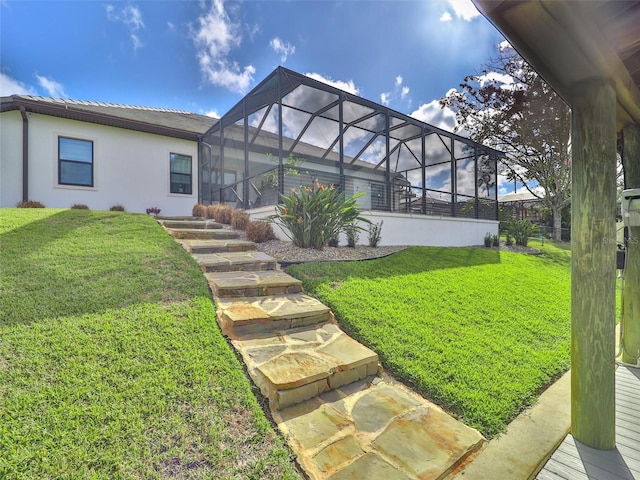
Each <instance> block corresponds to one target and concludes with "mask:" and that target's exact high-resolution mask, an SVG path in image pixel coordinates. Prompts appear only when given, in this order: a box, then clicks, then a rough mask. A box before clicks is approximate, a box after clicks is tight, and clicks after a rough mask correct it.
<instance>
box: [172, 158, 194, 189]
mask: <svg viewBox="0 0 640 480" xmlns="http://www.w3.org/2000/svg"><path fill="white" fill-rule="evenodd" d="M170 163H171V165H170V167H169V170H170V171H169V176H170V182H171V187H170V192H171V193H184V194H187V195H191V156H190V155H181V154H179V153H172V154H171V161H170Z"/></svg>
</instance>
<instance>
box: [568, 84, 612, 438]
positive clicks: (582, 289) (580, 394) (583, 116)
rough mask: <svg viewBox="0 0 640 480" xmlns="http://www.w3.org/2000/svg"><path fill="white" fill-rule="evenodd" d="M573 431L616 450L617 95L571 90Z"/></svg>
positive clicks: (583, 87)
mask: <svg viewBox="0 0 640 480" xmlns="http://www.w3.org/2000/svg"><path fill="white" fill-rule="evenodd" d="M571 93H572V107H573V111H572V200H571V207H572V211H571V250H572V258H571V275H572V276H571V368H572V370H571V432H572V434H573V436H574V438H575V439H576V440H578V441H580V442H581V443H583V444H585V445H587V446H589V447H593V448H596V449H599V450H611V449H613V448H615V445H616V444H615V363H614V360H615V359H614V356H615V351H614V348H615V347H614V345H615V276H616V271H615V249H616V240H615V239H616V235H615V212H616V94H615V91H614V89H613V87H612V86H611V84H610V83H609V82H608V81H606V80H600V79H596V80H590V81H586V82H582V83H580V84H578V85H576V86H575V87H574V88H573V89H572V92H571Z"/></svg>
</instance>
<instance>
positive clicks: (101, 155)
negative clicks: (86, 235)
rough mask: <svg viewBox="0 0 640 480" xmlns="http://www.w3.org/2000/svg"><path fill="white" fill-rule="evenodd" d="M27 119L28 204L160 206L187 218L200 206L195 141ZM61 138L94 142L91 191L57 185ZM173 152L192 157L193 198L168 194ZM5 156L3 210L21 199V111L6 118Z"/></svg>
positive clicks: (63, 121)
mask: <svg viewBox="0 0 640 480" xmlns="http://www.w3.org/2000/svg"><path fill="white" fill-rule="evenodd" d="M28 118H29V199H30V200H37V201H40V202H42V203H44V204H45V206H47V207H58V208H68V207H70V206H71V205H72V204H74V203H83V204H86V205H88V206H89V208H91V209H94V210H108V209H109V208H110V207H111V206H113V205H116V204H120V205H123V206H124V207H125V209H126V210H127V211H129V212H140V213H144V212H145V211H146V209H147V208H149V207H158V208H160V209H161V210H162V212H161V214H162V215H188V214H190V213H191V209H192V207H193V205H194V204H195V203H197V199H198V194H197V186H198V177H197V175H198V172H197V170H198V169H197V165H198V146H197V142H192V141H188V140H181V139H176V138H170V137H164V136H160V135H152V134H148V133H142V132H135V131H132V130H126V129H123V128H115V127H108V126H103V125H97V124H92V123H86V122H79V121H75V120H68V119H62V118H57V117H51V116H47V115H39V114H31V115H29V117H28ZM5 129H6V130H7V131H6V132H5ZM59 136H63V137H71V138H78V139H82V140H91V141H93V149H94V153H93V157H94V158H93V161H94V186H93V187H79V186H69V185H58V137H59ZM16 152H17V154H16ZM171 153H179V154H183V155H190V156H191V158H192V162H191V169H192V172H191V173H192V194H190V195H185V194H172V193H170V185H169V155H170V154H171ZM1 154H2V157H1V158H0V164H1V165H2V167H1V169H0V174H2V180H1V182H0V183H2V190H1V191H0V193H1V195H2V196H1V202H2V203H1V205H0V206H2V207H13V206H15V204H16V203H17V202H18V201H20V200H21V199H22V187H21V186H22V118H21V116H20V113H19V112H5V113H3V114H2V150H1ZM5 173H6V178H5Z"/></svg>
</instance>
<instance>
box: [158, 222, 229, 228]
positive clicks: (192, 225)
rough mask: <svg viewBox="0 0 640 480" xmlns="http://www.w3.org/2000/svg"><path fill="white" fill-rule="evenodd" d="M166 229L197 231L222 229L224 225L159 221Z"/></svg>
mask: <svg viewBox="0 0 640 480" xmlns="http://www.w3.org/2000/svg"><path fill="white" fill-rule="evenodd" d="M159 222H160V224H161V225H162V226H164V227H165V228H173V229H175V228H181V229H185V228H186V229H191V230H193V229H195V230H201V229H202V230H211V229H220V228H222V225H221V224H220V223H216V222H215V221H213V220H159Z"/></svg>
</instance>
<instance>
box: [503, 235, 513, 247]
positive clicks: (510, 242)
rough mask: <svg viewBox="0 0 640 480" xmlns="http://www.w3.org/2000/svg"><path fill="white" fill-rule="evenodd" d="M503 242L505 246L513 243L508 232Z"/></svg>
mask: <svg viewBox="0 0 640 480" xmlns="http://www.w3.org/2000/svg"><path fill="white" fill-rule="evenodd" d="M504 244H505V245H506V246H507V247H510V246H511V245H513V238H512V237H511V235H509V234H508V233H507V238H506V240H505V242H504Z"/></svg>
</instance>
